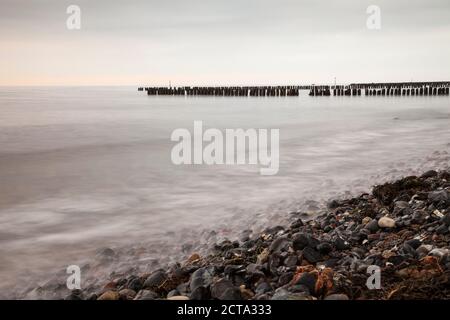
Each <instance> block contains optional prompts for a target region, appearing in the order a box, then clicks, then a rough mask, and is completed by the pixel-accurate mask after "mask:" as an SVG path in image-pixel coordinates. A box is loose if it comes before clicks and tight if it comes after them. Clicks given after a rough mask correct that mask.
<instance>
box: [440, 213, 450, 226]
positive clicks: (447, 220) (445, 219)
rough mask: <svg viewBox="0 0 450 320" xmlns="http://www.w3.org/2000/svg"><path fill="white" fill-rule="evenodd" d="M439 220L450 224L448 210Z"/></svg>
mask: <svg viewBox="0 0 450 320" xmlns="http://www.w3.org/2000/svg"><path fill="white" fill-rule="evenodd" d="M441 222H442V223H444V224H445V225H446V226H450V212H449V213H447V214H446V215H445V216H443V217H442V220H441Z"/></svg>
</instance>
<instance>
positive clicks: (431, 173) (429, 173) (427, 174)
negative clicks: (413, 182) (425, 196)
mask: <svg viewBox="0 0 450 320" xmlns="http://www.w3.org/2000/svg"><path fill="white" fill-rule="evenodd" d="M437 175H438V173H437V172H436V171H434V170H428V171H427V172H425V173H424V174H423V175H422V176H421V177H422V178H424V179H428V178H433V177H437Z"/></svg>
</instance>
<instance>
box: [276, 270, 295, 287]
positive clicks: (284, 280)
mask: <svg viewBox="0 0 450 320" xmlns="http://www.w3.org/2000/svg"><path fill="white" fill-rule="evenodd" d="M293 277H294V273H293V272H286V273H283V274H282V275H281V276H280V278H279V279H278V286H279V287H282V286H284V285H286V284H288V283H289V282H291V280H292V278H293Z"/></svg>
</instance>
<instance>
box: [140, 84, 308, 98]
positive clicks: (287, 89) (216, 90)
mask: <svg viewBox="0 0 450 320" xmlns="http://www.w3.org/2000/svg"><path fill="white" fill-rule="evenodd" d="M309 88H310V86H254V87H238V86H236V87H145V88H144V87H141V88H139V89H138V90H139V91H146V92H147V94H148V95H150V96H223V97H293V96H299V94H300V90H308V89H309Z"/></svg>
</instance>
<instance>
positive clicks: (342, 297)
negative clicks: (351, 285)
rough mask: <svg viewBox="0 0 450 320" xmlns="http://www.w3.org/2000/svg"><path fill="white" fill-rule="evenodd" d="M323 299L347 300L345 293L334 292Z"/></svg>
mask: <svg viewBox="0 0 450 320" xmlns="http://www.w3.org/2000/svg"><path fill="white" fill-rule="evenodd" d="M324 300H349V298H348V296H347V295H346V294H343V293H334V294H330V295H328V296H326V297H325V299H324Z"/></svg>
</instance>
